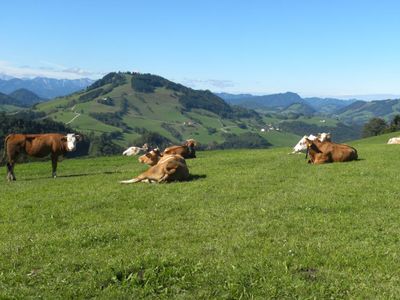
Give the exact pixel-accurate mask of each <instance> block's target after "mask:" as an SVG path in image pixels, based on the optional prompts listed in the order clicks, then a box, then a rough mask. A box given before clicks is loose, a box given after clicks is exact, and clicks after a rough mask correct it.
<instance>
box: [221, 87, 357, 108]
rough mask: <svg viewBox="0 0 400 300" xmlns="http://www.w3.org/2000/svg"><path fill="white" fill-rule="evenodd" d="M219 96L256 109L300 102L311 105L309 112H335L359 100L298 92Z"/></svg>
mask: <svg viewBox="0 0 400 300" xmlns="http://www.w3.org/2000/svg"><path fill="white" fill-rule="evenodd" d="M216 95H217V96H219V97H221V98H222V99H224V100H225V101H227V102H228V103H230V104H234V105H239V106H242V107H246V108H251V109H256V110H271V109H272V110H274V111H283V110H285V109H286V108H287V107H289V106H291V105H293V104H295V103H298V104H302V107H303V108H304V107H305V106H310V108H311V109H308V110H309V112H311V110H314V112H318V113H334V112H335V111H336V110H337V109H340V108H343V107H346V106H347V105H350V104H351V103H353V102H355V101H357V100H356V99H352V100H340V99H335V98H318V97H312V98H302V97H300V96H299V95H298V94H296V93H292V92H286V93H279V94H271V95H263V96H254V95H249V94H239V95H233V94H227V93H217V94H216Z"/></svg>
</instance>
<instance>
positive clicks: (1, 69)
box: [0, 61, 104, 79]
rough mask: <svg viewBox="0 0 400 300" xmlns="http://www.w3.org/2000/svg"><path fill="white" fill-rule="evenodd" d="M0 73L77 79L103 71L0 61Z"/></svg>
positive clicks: (92, 77) (48, 64)
mask: <svg viewBox="0 0 400 300" xmlns="http://www.w3.org/2000/svg"><path fill="white" fill-rule="evenodd" d="M0 73H3V74H6V75H9V76H13V77H17V78H34V77H49V78H56V79H79V78H83V77H88V78H91V79H97V78H100V77H101V76H103V75H104V74H103V73H99V72H93V71H88V70H84V69H81V68H77V67H65V66H62V65H58V64H54V63H49V62H45V61H42V62H41V65H40V66H36V67H32V66H26V65H25V66H15V65H13V64H11V63H9V62H7V61H0Z"/></svg>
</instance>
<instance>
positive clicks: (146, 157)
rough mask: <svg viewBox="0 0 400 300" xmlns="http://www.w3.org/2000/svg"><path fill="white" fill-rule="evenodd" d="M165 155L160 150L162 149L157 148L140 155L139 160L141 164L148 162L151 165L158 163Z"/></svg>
mask: <svg viewBox="0 0 400 300" xmlns="http://www.w3.org/2000/svg"><path fill="white" fill-rule="evenodd" d="M162 156H163V155H162V154H161V152H160V149H158V148H155V149H153V150H151V151H149V152H147V153H145V154H143V155H142V156H139V159H138V160H139V162H140V163H141V164H146V165H149V166H154V165H156V164H157V163H158V161H159V160H160V158H161V157H162Z"/></svg>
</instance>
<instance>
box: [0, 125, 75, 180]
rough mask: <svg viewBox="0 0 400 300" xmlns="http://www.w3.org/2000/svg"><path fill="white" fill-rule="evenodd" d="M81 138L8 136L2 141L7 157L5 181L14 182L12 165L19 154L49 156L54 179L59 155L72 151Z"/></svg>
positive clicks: (48, 134) (70, 136)
mask: <svg viewBox="0 0 400 300" xmlns="http://www.w3.org/2000/svg"><path fill="white" fill-rule="evenodd" d="M81 139H82V137H81V136H80V135H78V134H74V133H69V134H67V135H64V134H59V133H45V134H10V135H8V136H7V137H6V139H5V141H4V158H3V159H5V158H6V157H7V179H8V181H11V180H16V178H15V174H14V165H15V162H16V160H17V158H18V156H19V154H27V155H29V156H33V157H45V156H47V155H49V154H50V155H51V163H52V167H53V173H52V175H53V177H54V178H56V176H57V175H56V171H57V160H58V157H59V156H60V155H64V154H65V153H66V152H71V151H74V150H75V148H76V143H77V142H78V141H80V140H81Z"/></svg>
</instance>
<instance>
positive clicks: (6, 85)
mask: <svg viewBox="0 0 400 300" xmlns="http://www.w3.org/2000/svg"><path fill="white" fill-rule="evenodd" d="M2 78H3V79H0V92H1V93H3V94H10V93H12V92H14V91H16V90H19V89H27V90H29V91H32V92H33V93H35V94H36V95H38V96H39V97H40V98H41V99H52V98H55V97H60V96H65V95H68V94H71V93H74V92H76V91H80V90H82V89H84V88H86V87H87V86H89V85H90V84H92V83H93V80H91V79H88V78H82V79H73V80H70V79H54V78H46V77H36V78H33V79H25V78H24V79H20V78H9V76H6V75H4V74H3V75H2Z"/></svg>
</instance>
